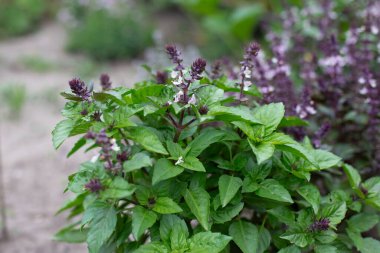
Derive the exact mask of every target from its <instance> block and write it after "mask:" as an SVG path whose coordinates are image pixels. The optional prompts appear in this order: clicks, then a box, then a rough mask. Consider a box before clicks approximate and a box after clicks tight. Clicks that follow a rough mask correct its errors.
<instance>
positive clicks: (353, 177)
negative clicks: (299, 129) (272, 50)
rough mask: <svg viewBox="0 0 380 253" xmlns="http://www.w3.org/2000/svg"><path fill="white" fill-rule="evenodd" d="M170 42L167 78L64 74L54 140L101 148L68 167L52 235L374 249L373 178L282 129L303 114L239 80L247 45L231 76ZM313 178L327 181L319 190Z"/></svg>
mask: <svg viewBox="0 0 380 253" xmlns="http://www.w3.org/2000/svg"><path fill="white" fill-rule="evenodd" d="M167 52H168V53H169V55H170V59H171V60H173V62H174V64H175V65H176V66H175V67H174V68H173V69H172V70H171V75H170V77H167V76H166V75H164V74H162V73H161V74H160V77H161V78H157V79H156V78H155V79H154V80H148V81H145V82H141V83H138V84H136V85H135V87H134V88H131V89H127V88H125V87H118V88H114V89H111V82H110V79H109V77H108V76H106V75H103V76H102V77H101V85H102V87H103V91H99V92H97V91H94V90H93V88H92V87H89V86H86V85H85V83H84V82H82V81H81V80H79V79H73V80H72V81H70V88H71V91H72V93H62V95H63V96H64V97H65V98H66V99H68V100H69V101H68V102H67V103H66V105H65V108H64V110H63V111H62V115H63V116H64V117H65V119H64V120H62V121H61V122H59V123H58V125H57V126H56V128H55V129H54V131H53V143H54V146H55V148H58V147H59V146H61V144H62V143H63V142H64V141H65V140H66V139H67V138H69V137H70V136H75V135H82V136H81V137H80V138H79V140H78V141H77V143H76V144H75V145H74V147H73V149H72V150H71V151H70V152H69V156H71V155H72V154H74V153H75V152H77V151H78V150H80V149H81V148H84V147H86V151H88V150H93V149H96V150H98V153H99V155H98V156H95V157H94V158H93V159H91V161H87V162H85V163H83V164H82V165H81V166H80V168H79V170H78V172H77V173H75V174H73V175H71V176H70V177H69V183H68V187H67V190H68V191H71V192H73V193H74V194H75V195H76V197H75V198H74V199H72V200H70V201H69V202H67V203H66V204H65V205H64V206H63V207H62V209H61V210H60V211H59V212H63V211H66V210H70V215H69V218H70V219H72V220H73V221H72V222H73V223H72V224H71V225H69V226H68V227H66V228H64V229H62V230H61V231H60V232H58V234H57V235H56V238H57V239H58V240H61V241H66V242H76V243H78V242H84V241H86V242H87V244H88V248H89V252H91V253H97V252H118V253H119V252H134V253H169V252H172V253H174V252H182V253H185V252H188V253H195V252H198V253H199V252H204V253H206V252H207V253H218V252H226V253H227V252H243V253H253V252H255V253H256V252H261V253H264V252H281V253H289V252H291V253H298V252H311V251H314V252H317V253H322V252H342V253H344V252H347V253H348V252H353V250H359V251H360V252H363V253H364V252H368V253H370V252H371V253H372V252H376V251H377V249H378V247H379V246H380V242H379V241H377V240H376V239H374V238H371V237H365V236H363V232H366V231H368V230H370V229H372V228H373V227H374V226H375V225H376V224H377V223H378V219H379V217H378V215H377V214H376V212H375V211H374V210H375V209H380V199H379V196H380V194H379V193H380V178H379V177H375V178H371V179H369V180H366V181H362V179H361V178H360V175H359V174H358V172H357V171H356V170H355V169H354V168H353V167H351V166H349V165H346V164H343V163H342V162H341V159H340V158H339V157H337V156H336V155H334V154H332V153H330V152H328V151H326V150H321V149H315V148H314V147H313V145H312V144H311V143H310V141H309V139H308V138H304V140H303V141H302V142H297V141H295V140H294V139H293V138H292V137H291V136H289V135H287V134H285V133H284V132H282V129H283V128H284V127H289V126H297V125H298V124H300V123H301V124H302V122H303V121H302V120H300V119H298V118H297V117H294V116H293V117H288V116H285V107H284V105H283V104H282V103H271V104H266V105H259V103H258V101H259V99H260V98H259V96H260V93H259V92H258V90H257V87H255V86H253V85H250V84H249V83H248V82H247V80H246V79H248V77H249V76H250V73H249V69H248V68H249V66H251V62H252V57H256V56H257V52H258V47H257V46H256V45H255V44H252V45H251V46H250V47H248V49H247V53H246V55H245V57H244V61H243V62H242V67H243V68H242V73H241V77H242V80H241V83H240V84H236V83H235V82H231V81H228V78H227V77H226V76H223V75H221V76H219V77H215V76H214V77H212V78H211V77H210V76H211V75H213V74H215V73H213V72H210V73H208V72H207V71H206V72H204V70H205V64H206V62H205V61H204V60H202V59H197V60H196V61H194V63H193V65H192V66H191V68H185V67H184V66H183V65H182V59H181V57H180V53H179V52H178V50H177V49H176V48H175V47H174V46H168V47H167ZM246 84H249V85H248V86H249V87H247V86H246ZM341 167H343V170H341V169H338V168H341ZM343 173H344V174H346V175H347V179H348V180H342V178H343V177H342V176H343ZM336 175H338V176H336ZM318 178H329V179H331V180H335V183H334V184H333V185H334V186H335V188H334V189H331V191H327V192H326V189H320V188H319V185H317V184H315V182H316V179H318ZM77 216H80V217H81V220H79V221H78V219H77V218H76V217H77Z"/></svg>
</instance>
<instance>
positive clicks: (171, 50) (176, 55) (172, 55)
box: [165, 45, 184, 71]
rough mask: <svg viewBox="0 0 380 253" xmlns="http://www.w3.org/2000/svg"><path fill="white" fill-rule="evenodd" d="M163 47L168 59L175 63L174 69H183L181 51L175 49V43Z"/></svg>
mask: <svg viewBox="0 0 380 253" xmlns="http://www.w3.org/2000/svg"><path fill="white" fill-rule="evenodd" d="M165 49H166V53H167V54H168V56H169V59H170V60H172V62H173V63H174V64H176V65H177V67H176V68H175V70H177V71H179V70H183V69H184V67H183V66H182V62H183V59H182V58H181V57H180V56H181V53H180V51H179V50H178V49H177V47H176V46H175V45H167V46H166V47H165Z"/></svg>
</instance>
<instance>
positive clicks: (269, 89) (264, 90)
mask: <svg viewBox="0 0 380 253" xmlns="http://www.w3.org/2000/svg"><path fill="white" fill-rule="evenodd" d="M260 91H261V92H262V93H264V94H267V93H270V92H273V91H274V88H273V86H271V85H269V86H264V87H261V88H260Z"/></svg>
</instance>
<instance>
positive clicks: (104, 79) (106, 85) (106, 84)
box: [100, 74, 112, 90]
mask: <svg viewBox="0 0 380 253" xmlns="http://www.w3.org/2000/svg"><path fill="white" fill-rule="evenodd" d="M100 85H101V86H102V89H103V90H109V89H111V85H112V83H111V81H110V77H109V75H107V74H102V75H101V76H100Z"/></svg>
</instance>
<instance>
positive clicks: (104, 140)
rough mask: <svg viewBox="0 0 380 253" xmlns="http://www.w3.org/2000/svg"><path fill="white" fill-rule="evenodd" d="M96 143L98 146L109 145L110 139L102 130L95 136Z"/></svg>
mask: <svg viewBox="0 0 380 253" xmlns="http://www.w3.org/2000/svg"><path fill="white" fill-rule="evenodd" d="M96 143H97V144H98V145H102V144H109V143H110V138H109V137H108V136H107V133H106V131H105V130H104V129H102V130H101V131H100V132H99V133H98V134H97V136H96Z"/></svg>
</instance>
